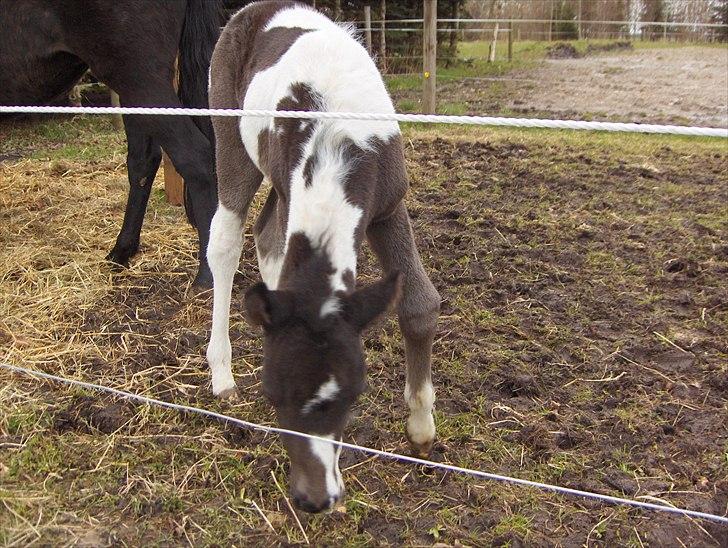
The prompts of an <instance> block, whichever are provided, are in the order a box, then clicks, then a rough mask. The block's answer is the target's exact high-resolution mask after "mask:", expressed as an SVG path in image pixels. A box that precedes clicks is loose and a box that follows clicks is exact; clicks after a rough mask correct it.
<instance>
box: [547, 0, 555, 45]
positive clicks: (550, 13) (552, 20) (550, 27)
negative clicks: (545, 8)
mask: <svg viewBox="0 0 728 548" xmlns="http://www.w3.org/2000/svg"><path fill="white" fill-rule="evenodd" d="M550 10H551V11H550V12H549V30H548V38H549V42H550V41H551V31H552V29H553V26H554V0H551V6H550Z"/></svg>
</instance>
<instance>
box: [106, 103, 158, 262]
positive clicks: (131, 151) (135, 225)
mask: <svg viewBox="0 0 728 548" xmlns="http://www.w3.org/2000/svg"><path fill="white" fill-rule="evenodd" d="M124 127H125V129H126V138H127V143H128V145H127V149H128V152H127V156H126V165H127V172H128V175H129V196H128V198H127V202H126V211H125V212H124V222H123V223H122V225H121V231H120V232H119V235H118V236H117V238H116V244H115V245H114V249H112V250H111V252H110V253H109V254H108V255H107V257H106V258H107V259H108V260H110V261H112V262H114V263H116V264H120V265H127V264H128V262H129V259H130V258H131V257H132V256H133V255H134V254H135V253H136V252H137V251H138V250H139V235H140V233H141V230H142V223H143V222H144V212H145V211H146V210H147V202H148V201H149V193H150V192H151V190H152V183H153V182H154V176H155V175H156V174H157V170H158V169H159V162H160V161H161V159H162V149H161V148H160V147H159V144H158V143H156V142H155V141H154V140H153V139H152V137H151V136H149V134H147V133H146V132H145V131H144V130H143V129H142V128H140V127H139V125H138V124H137V123H136V121H135V119H134V118H130V117H128V116H124Z"/></svg>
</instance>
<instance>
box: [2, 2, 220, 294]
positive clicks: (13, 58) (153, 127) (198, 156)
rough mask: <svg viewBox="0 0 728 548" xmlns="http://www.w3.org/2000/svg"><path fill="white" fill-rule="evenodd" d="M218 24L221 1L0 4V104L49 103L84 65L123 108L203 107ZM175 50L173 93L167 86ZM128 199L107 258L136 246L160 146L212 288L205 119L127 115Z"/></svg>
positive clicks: (200, 279) (124, 256) (200, 278)
mask: <svg viewBox="0 0 728 548" xmlns="http://www.w3.org/2000/svg"><path fill="white" fill-rule="evenodd" d="M222 23H223V16H222V9H221V4H220V2H219V0H63V1H59V0H0V105H37V104H47V103H49V102H51V101H53V100H55V99H57V98H58V97H61V96H64V95H67V94H68V92H69V91H70V90H71V89H72V88H73V86H74V85H75V84H76V83H77V82H78V80H79V79H80V78H81V77H82V76H83V74H84V73H85V72H86V71H87V69H89V68H90V69H91V71H92V72H93V74H94V75H95V76H96V77H97V78H99V79H100V80H101V81H103V82H104V83H106V84H107V85H108V86H109V87H110V88H111V89H113V90H114V91H116V92H117V93H118V94H119V97H120V99H121V104H122V106H150V107H151V106H167V107H180V106H183V105H184V106H189V107H207V77H208V70H209V65H210V57H211V55H212V51H213V48H214V46H215V42H216V41H217V38H218V36H219V33H220V26H221V25H222ZM178 54H179V96H178V95H177V93H176V92H175V90H174V88H173V85H172V80H173V78H174V74H175V59H176V58H177V56H178ZM124 128H125V130H126V136H127V142H128V154H127V168H128V174H129V184H130V191H129V198H128V201H127V206H126V212H125V214H124V222H123V225H122V227H121V231H120V232H119V236H118V237H117V240H116V245H114V248H113V249H112V250H111V252H110V253H109V255H108V259H110V260H111V261H113V262H114V263H117V264H121V265H125V264H127V263H128V261H129V259H130V258H131V257H132V255H134V254H135V253H136V252H137V250H138V249H139V235H140V232H141V228H142V223H143V221H144V212H145V211H146V207H147V202H148V199H149V194H150V191H151V187H152V181H153V180H154V176H155V174H156V173H157V169H158V168H159V163H160V160H161V154H162V149H164V151H165V152H166V153H167V154H168V155H169V156H170V158H171V160H172V163H173V164H174V166H175V168H176V169H177V171H178V172H179V173H180V174H181V175H182V177H183V178H184V180H185V209H186V211H187V217H188V219H189V220H190V222H191V223H192V224H193V226H195V227H196V228H197V231H198V235H199V242H200V246H199V263H200V264H199V270H198V272H197V276H196V278H195V283H196V284H197V285H201V286H211V285H212V277H211V274H210V270H209V267H208V266H207V260H206V252H207V242H208V239H209V232H210V220H211V219H212V215H213V213H214V211H215V207H216V206H217V189H216V184H215V175H214V152H213V151H214V145H213V132H212V125H211V123H210V119H209V118H207V117H199V118H194V119H193V118H191V117H187V116H124Z"/></svg>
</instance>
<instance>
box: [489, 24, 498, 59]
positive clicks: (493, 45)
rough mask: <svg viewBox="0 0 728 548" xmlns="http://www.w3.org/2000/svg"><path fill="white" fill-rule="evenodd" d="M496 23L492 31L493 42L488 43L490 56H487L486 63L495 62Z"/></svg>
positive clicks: (496, 44) (496, 43)
mask: <svg viewBox="0 0 728 548" xmlns="http://www.w3.org/2000/svg"><path fill="white" fill-rule="evenodd" d="M498 30H499V29H498V23H496V24H495V29H493V41H492V42H491V43H490V55H489V56H488V62H489V63H494V62H495V48H496V47H498Z"/></svg>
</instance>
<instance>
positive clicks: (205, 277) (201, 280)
mask: <svg viewBox="0 0 728 548" xmlns="http://www.w3.org/2000/svg"><path fill="white" fill-rule="evenodd" d="M192 288H193V290H194V291H196V292H197V293H202V292H204V291H207V290H208V289H212V272H210V268H209V267H208V266H207V265H205V266H204V267H200V269H199V270H198V271H197V276H195V281H194V282H192Z"/></svg>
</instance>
